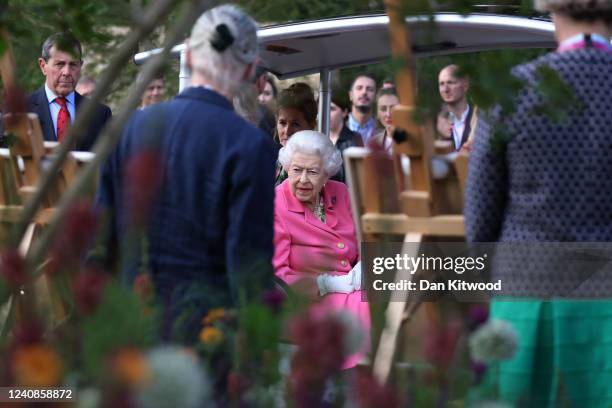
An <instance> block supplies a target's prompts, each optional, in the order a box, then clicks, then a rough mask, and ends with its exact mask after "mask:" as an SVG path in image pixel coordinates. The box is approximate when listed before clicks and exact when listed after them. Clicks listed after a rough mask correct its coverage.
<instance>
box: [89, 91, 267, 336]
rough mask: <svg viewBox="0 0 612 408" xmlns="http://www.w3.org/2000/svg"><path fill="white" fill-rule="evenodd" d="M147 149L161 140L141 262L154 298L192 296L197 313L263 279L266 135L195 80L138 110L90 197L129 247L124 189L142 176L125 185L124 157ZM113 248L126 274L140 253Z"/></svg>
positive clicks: (173, 300) (131, 273)
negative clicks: (157, 184) (157, 185)
mask: <svg viewBox="0 0 612 408" xmlns="http://www.w3.org/2000/svg"><path fill="white" fill-rule="evenodd" d="M148 149H161V150H160V152H161V157H162V163H163V167H162V170H163V179H162V181H161V190H160V193H159V195H158V196H157V199H156V201H155V206H154V208H153V211H152V214H153V216H152V218H151V222H150V224H149V225H148V231H149V239H148V246H149V250H148V254H149V264H148V268H149V269H150V272H151V275H152V279H153V282H154V284H155V288H156V291H157V295H158V296H159V297H158V298H161V299H162V300H163V301H166V302H169V303H168V304H171V305H172V308H173V310H175V311H177V313H180V310H181V306H180V304H182V302H189V301H193V302H195V304H197V305H198V306H196V307H197V308H199V309H201V310H199V311H200V312H202V313H204V314H205V309H206V308H208V307H215V306H217V307H218V306H220V305H222V304H223V303H225V302H226V301H227V300H228V299H229V298H233V299H234V300H235V299H237V297H238V294H239V293H240V292H242V291H247V292H249V294H250V293H252V292H251V291H255V292H256V291H257V288H261V287H262V286H263V287H270V285H271V284H272V276H273V274H272V264H271V259H272V253H273V244H272V238H273V203H274V183H273V181H274V161H275V150H274V147H273V142H272V140H271V138H270V136H268V135H265V134H264V133H263V132H261V131H260V130H258V129H256V128H255V127H253V126H252V125H250V124H249V123H247V122H246V121H245V120H244V119H242V118H240V117H239V116H238V115H237V114H236V113H235V112H234V110H233V108H232V104H231V103H230V102H229V101H228V100H227V99H226V98H224V97H223V96H221V95H219V94H217V93H216V92H214V91H211V90H207V89H204V88H201V87H197V88H196V87H194V88H188V89H187V90H185V91H183V92H182V93H181V94H179V95H178V96H177V97H176V98H175V99H174V100H172V101H171V102H167V103H162V104H157V105H153V106H151V107H150V108H147V109H144V110H142V111H139V112H137V113H136V114H135V115H134V117H133V118H132V119H131V121H130V122H129V124H128V125H127V127H126V129H125V131H124V134H123V137H122V138H121V141H120V144H119V146H118V147H117V150H116V151H115V152H114V153H113V154H112V155H111V157H110V158H109V160H108V161H107V163H106V164H105V166H104V167H103V169H102V173H101V180H100V185H99V190H98V194H97V200H96V201H97V203H98V204H99V205H100V206H102V207H106V208H107V209H108V210H110V211H111V214H112V221H113V222H112V227H113V233H112V236H114V237H115V239H114V242H119V243H121V241H124V242H123V244H125V246H123V245H122V246H121V248H122V249H125V248H128V247H131V248H132V249H133V248H134V239H133V237H131V236H130V235H129V232H130V223H131V221H130V214H129V211H128V208H129V207H128V206H127V201H126V199H128V198H132V197H133V196H134V194H142V189H143V187H144V184H146V182H147V181H148V178H147V177H144V178H145V179H146V180H145V181H144V182H143V183H142V184H143V185H140V186H138V185H127V184H126V183H129V181H128V177H126V173H127V170H126V162H127V161H128V160H130V159H131V158H133V157H137V156H139V155H140V157H143V156H142V155H141V153H142V152H143V151H146V150H148ZM150 167H151V166H144V167H143V168H141V169H140V170H141V173H140V174H142V171H145V172H147V171H151V169H150ZM145 189H146V188H145ZM139 192H140V193H139ZM149 202H151V200H147V203H149ZM130 239H131V242H129V241H130ZM110 242H111V243H112V242H113V239H111V240H110ZM122 255H124V259H123V262H124V263H123V273H124V276H125V277H126V278H127V280H128V281H133V279H134V277H135V275H136V273H137V272H138V271H139V269H140V267H141V266H142V265H141V261H142V257H140V256H137V257H136V258H135V259H134V262H133V263H130V261H129V260H127V258H126V257H125V251H124V254H122ZM262 272H263V274H262ZM193 285H197V286H200V287H203V288H208V289H206V290H204V292H206V293H199V294H195V295H194V297H195V298H194V299H191V300H189V299H187V298H188V297H189V295H185V293H184V291H185V290H188V289H185V288H187V287H191V286H193ZM230 294H233V295H234V296H230ZM247 295H248V294H247ZM177 296H178V298H177ZM181 297H182V298H181ZM220 298H225V301H224V300H221V299H220ZM215 299H217V300H215ZM170 313H171V314H172V315H173V316H174V317H176V316H177V314H176V313H174V312H173V311H171V312H170ZM194 315H197V316H202V314H201V313H200V314H198V313H194ZM196 323H197V322H196ZM197 326H199V327H200V328H201V323H197V324H196V325H195V326H194V327H195V328H196V329H197ZM194 330H195V329H194ZM198 330H199V329H198ZM197 332H198V331H197V330H196V331H195V334H196V335H197Z"/></svg>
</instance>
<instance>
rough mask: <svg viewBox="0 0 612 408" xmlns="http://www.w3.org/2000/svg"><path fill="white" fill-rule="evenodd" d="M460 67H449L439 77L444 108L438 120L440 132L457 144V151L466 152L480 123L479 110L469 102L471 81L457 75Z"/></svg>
mask: <svg viewBox="0 0 612 408" xmlns="http://www.w3.org/2000/svg"><path fill="white" fill-rule="evenodd" d="M458 70H459V67H458V66H457V65H455V64H452V65H448V66H446V67H444V68H442V70H441V71H440V74H439V75H438V89H439V91H440V97H441V98H442V100H443V101H444V104H445V106H444V108H443V109H442V113H441V115H440V117H439V118H438V132H440V134H442V135H443V136H444V137H445V138H449V139H451V140H452V141H453V143H454V144H455V150H466V151H469V148H470V146H471V144H472V139H473V135H474V134H475V133H476V125H477V122H478V108H477V107H475V106H472V105H470V104H469V103H468V100H467V91H468V89H469V88H470V81H469V79H468V78H466V77H460V76H458V75H457V72H458Z"/></svg>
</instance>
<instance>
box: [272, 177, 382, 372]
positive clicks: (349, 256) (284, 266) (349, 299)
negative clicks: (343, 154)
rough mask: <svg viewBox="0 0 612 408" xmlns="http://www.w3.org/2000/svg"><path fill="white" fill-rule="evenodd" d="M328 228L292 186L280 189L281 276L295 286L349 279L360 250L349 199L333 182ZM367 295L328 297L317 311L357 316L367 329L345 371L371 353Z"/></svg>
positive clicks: (277, 260)
mask: <svg viewBox="0 0 612 408" xmlns="http://www.w3.org/2000/svg"><path fill="white" fill-rule="evenodd" d="M323 197H324V201H325V217H326V223H322V222H321V221H320V220H319V219H318V218H317V217H316V216H315V215H314V214H313V213H312V211H310V210H308V209H307V208H306V207H304V205H303V204H302V203H301V202H300V201H298V200H297V199H296V198H295V196H294V195H293V193H292V192H291V186H290V184H289V180H285V181H284V182H283V183H282V184H280V185H279V186H278V187H276V198H275V213H274V258H273V260H272V264H273V266H274V270H275V273H276V276H278V277H279V278H281V279H282V280H284V281H285V282H287V284H289V285H292V284H294V283H295V282H297V281H299V280H300V279H302V278H304V277H310V278H316V276H317V274H319V273H330V274H338V275H342V274H346V273H348V272H349V271H350V270H351V269H352V267H353V266H354V265H355V264H356V263H357V261H359V249H358V243H357V237H356V234H355V227H354V224H353V217H352V211H351V205H350V199H349V192H348V189H347V188H346V186H345V185H344V184H343V183H340V182H337V181H332V180H330V181H328V182H327V183H326V184H325V187H324V190H323ZM362 294H363V296H364V297H365V293H364V292H362V291H358V292H353V293H350V294H344V293H329V294H327V295H325V296H323V297H322V298H320V302H318V303H316V304H315V305H313V307H315V308H317V309H321V308H323V309H328V310H330V311H332V310H344V311H348V312H351V313H352V314H354V315H355V316H356V317H357V318H358V319H359V321H360V322H361V325H362V328H363V338H364V340H363V343H362V346H361V351H360V352H359V353H356V354H354V355H352V356H350V357H349V358H348V359H347V360H346V361H345V363H344V365H343V368H351V367H354V366H355V365H357V363H359V362H360V361H361V360H362V359H363V358H364V357H365V356H366V355H367V353H368V352H369V351H370V326H371V324H370V309H369V306H368V303H367V301H362Z"/></svg>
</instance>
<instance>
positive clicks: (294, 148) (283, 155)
mask: <svg viewBox="0 0 612 408" xmlns="http://www.w3.org/2000/svg"><path fill="white" fill-rule="evenodd" d="M297 152H300V153H304V154H316V155H319V156H320V157H321V160H322V161H323V171H325V174H326V175H327V176H328V177H332V176H334V175H335V174H336V173H338V170H340V167H342V155H341V154H340V151H339V150H338V149H336V146H334V144H333V143H332V142H331V140H330V139H329V137H327V136H325V135H324V134H323V133H321V132H317V131H315V130H302V131H300V132H296V133H294V134H293V135H292V136H291V137H290V138H289V140H287V144H286V145H285V147H283V148H281V149H280V151H279V152H278V161H279V162H280V163H281V165H282V166H283V168H284V169H285V171H287V172H289V166H290V165H291V160H292V159H293V155H294V154H295V153H297Z"/></svg>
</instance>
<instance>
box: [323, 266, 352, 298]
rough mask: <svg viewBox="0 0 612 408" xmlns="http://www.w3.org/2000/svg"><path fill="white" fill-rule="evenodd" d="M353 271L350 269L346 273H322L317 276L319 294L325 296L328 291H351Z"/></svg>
mask: <svg viewBox="0 0 612 408" xmlns="http://www.w3.org/2000/svg"><path fill="white" fill-rule="evenodd" d="M354 275H355V272H354V271H353V270H352V269H351V271H350V272H349V273H347V274H346V275H330V274H328V273H322V274H320V275H319V276H317V286H318V287H319V294H320V295H321V296H325V295H326V294H328V293H332V292H334V293H353V292H354V291H355V288H354V287H353V277H354Z"/></svg>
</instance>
